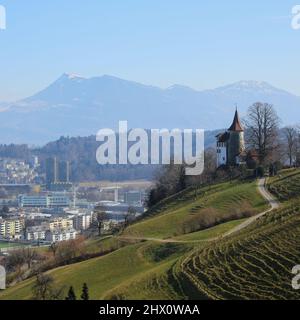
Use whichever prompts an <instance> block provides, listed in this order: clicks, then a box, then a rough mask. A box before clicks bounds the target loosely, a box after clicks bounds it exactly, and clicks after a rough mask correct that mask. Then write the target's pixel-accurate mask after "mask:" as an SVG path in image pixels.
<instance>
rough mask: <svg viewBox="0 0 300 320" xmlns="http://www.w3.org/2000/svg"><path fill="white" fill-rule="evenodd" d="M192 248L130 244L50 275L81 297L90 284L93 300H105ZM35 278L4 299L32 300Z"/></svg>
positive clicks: (57, 282)
mask: <svg viewBox="0 0 300 320" xmlns="http://www.w3.org/2000/svg"><path fill="white" fill-rule="evenodd" d="M190 249H191V248H190V247H189V246H185V245H180V244H161V245H157V244H151V243H149V242H147V243H140V244H135V245H129V246H126V247H124V248H122V249H119V250H117V251H115V252H113V253H111V254H108V255H106V256H103V257H101V258H95V259H91V260H88V261H84V262H81V263H77V264H73V265H69V266H66V267H61V268H57V269H54V270H52V271H50V272H48V274H50V275H51V276H53V277H54V279H55V284H56V286H58V287H60V286H65V289H66V290H65V294H66V291H67V289H68V288H69V287H70V286H71V285H72V286H74V288H75V291H76V290H77V294H78V296H79V295H80V290H81V287H82V284H83V283H84V282H86V283H87V284H88V286H89V289H90V296H91V298H92V299H102V298H103V297H104V295H105V294H109V292H110V291H111V290H113V289H115V290H116V289H117V288H119V287H121V286H123V285H125V286H126V284H127V283H130V282H131V281H132V280H134V279H138V278H139V277H140V276H144V275H145V274H146V272H148V271H151V270H159V269H160V267H162V268H164V266H165V265H167V264H168V262H171V261H172V260H174V259H176V258H178V257H179V256H181V255H182V254H183V253H184V252H187V251H188V250H190ZM34 280H35V279H34V278H33V279H29V280H27V281H24V282H22V283H20V284H18V285H17V286H14V287H12V288H10V289H7V290H6V291H5V292H3V293H2V294H1V295H0V298H1V299H7V300H10V299H31V298H32V290H31V289H32V285H33V283H34Z"/></svg>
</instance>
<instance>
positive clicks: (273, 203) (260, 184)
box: [223, 178, 280, 237]
mask: <svg viewBox="0 0 300 320" xmlns="http://www.w3.org/2000/svg"><path fill="white" fill-rule="evenodd" d="M265 186H266V178H261V179H259V180H258V184H257V188H258V191H259V192H260V194H261V195H262V196H263V197H264V198H265V199H266V200H267V201H268V203H269V204H270V208H269V209H268V210H266V211H264V212H262V213H259V214H258V215H256V216H253V217H251V218H249V219H247V220H246V221H245V222H243V223H241V224H239V225H238V226H236V227H235V228H233V229H232V230H230V231H228V232H227V233H225V234H224V235H223V237H227V236H230V235H232V234H233V233H236V232H238V231H240V230H242V229H244V228H247V227H248V226H249V225H250V224H251V223H253V222H255V221H256V220H257V219H259V218H261V217H263V216H264V215H265V214H267V213H269V212H271V211H273V210H275V209H278V208H279V206H280V204H279V202H278V201H277V200H276V199H275V198H274V197H273V196H272V195H271V194H270V193H269V191H267V189H266V187H265Z"/></svg>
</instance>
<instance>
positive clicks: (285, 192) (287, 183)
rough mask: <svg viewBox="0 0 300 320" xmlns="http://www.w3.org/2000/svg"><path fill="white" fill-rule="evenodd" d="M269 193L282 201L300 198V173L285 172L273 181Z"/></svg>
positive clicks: (292, 170)
mask: <svg viewBox="0 0 300 320" xmlns="http://www.w3.org/2000/svg"><path fill="white" fill-rule="evenodd" d="M269 191H270V192H271V193H273V194H274V195H275V196H276V197H277V198H278V199H279V200H280V201H288V200H290V199H293V198H296V197H299V196H300V171H299V170H296V169H291V170H285V171H282V173H281V174H280V175H279V176H278V177H275V178H272V179H271V182H270V186H269Z"/></svg>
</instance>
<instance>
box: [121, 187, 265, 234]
mask: <svg viewBox="0 0 300 320" xmlns="http://www.w3.org/2000/svg"><path fill="white" fill-rule="evenodd" d="M265 208H266V202H265V201H264V199H263V198H262V197H261V195H260V194H259V193H258V191H257V190H256V186H255V183H254V182H253V183H238V184H236V183H223V184H220V185H217V186H212V187H210V188H203V189H200V190H198V191H197V194H196V195H195V191H194V190H191V191H189V192H186V193H183V194H181V195H180V196H177V197H175V198H171V201H169V202H167V203H166V204H165V205H163V206H162V207H160V208H159V209H158V210H157V211H154V212H152V213H151V216H150V218H148V219H145V220H143V221H142V222H139V223H136V224H134V225H132V226H131V227H129V228H127V230H126V231H125V235H127V236H130V235H131V236H136V237H137V236H138V237H151V238H163V239H168V238H172V237H176V236H180V235H184V234H188V233H191V232H195V231H199V230H202V229H207V228H209V227H212V226H214V225H218V224H220V223H224V222H227V221H230V220H238V219H240V218H244V217H248V216H251V215H254V214H256V213H258V212H261V211H263V209H265Z"/></svg>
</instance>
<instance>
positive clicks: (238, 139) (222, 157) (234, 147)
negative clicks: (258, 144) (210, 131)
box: [216, 110, 245, 167]
mask: <svg viewBox="0 0 300 320" xmlns="http://www.w3.org/2000/svg"><path fill="white" fill-rule="evenodd" d="M216 138H217V167H220V166H223V165H229V166H236V165H240V164H241V163H243V158H244V155H245V140H244V129H243V126H242V124H241V121H240V118H239V114H238V111H237V110H236V112H235V115H234V119H233V123H232V125H231V127H230V128H229V129H228V130H227V131H225V132H223V133H220V134H218V135H217V136H216Z"/></svg>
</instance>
